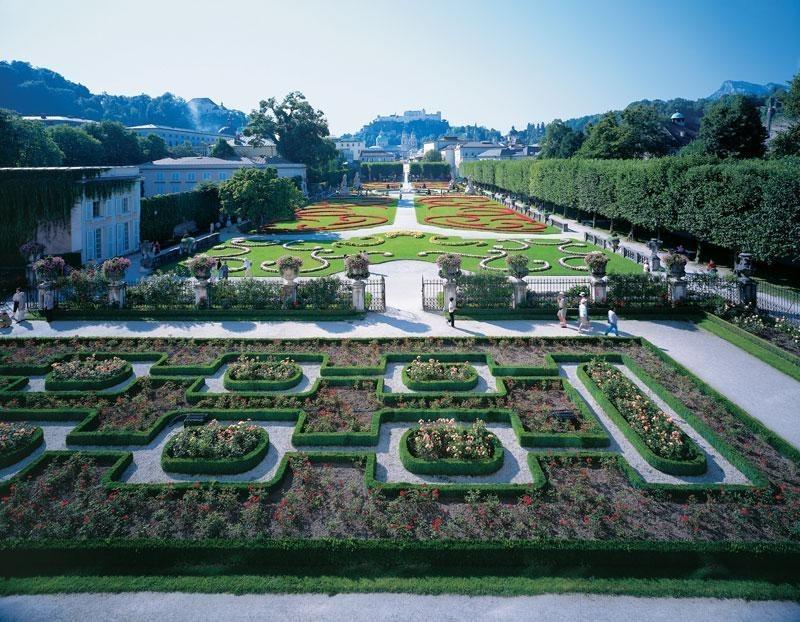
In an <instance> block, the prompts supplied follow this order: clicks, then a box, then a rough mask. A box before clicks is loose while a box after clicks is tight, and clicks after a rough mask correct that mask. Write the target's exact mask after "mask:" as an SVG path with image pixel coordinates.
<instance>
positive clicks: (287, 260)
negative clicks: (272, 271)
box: [276, 255, 303, 283]
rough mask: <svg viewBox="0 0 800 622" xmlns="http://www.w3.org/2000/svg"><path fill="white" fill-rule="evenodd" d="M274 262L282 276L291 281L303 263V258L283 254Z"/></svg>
mask: <svg viewBox="0 0 800 622" xmlns="http://www.w3.org/2000/svg"><path fill="white" fill-rule="evenodd" d="M276 264H277V266H278V270H279V271H280V273H281V274H282V275H283V278H284V279H286V280H287V281H289V282H290V283H291V282H292V281H294V280H295V279H296V278H297V275H298V274H299V273H300V266H302V265H303V260H302V259H300V258H299V257H295V256H294V255H283V256H282V257H279V258H278V261H277V262H276Z"/></svg>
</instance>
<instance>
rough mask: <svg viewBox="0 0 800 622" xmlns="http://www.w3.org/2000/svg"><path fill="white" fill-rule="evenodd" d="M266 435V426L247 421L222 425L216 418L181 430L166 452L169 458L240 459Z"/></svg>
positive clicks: (171, 440)
mask: <svg viewBox="0 0 800 622" xmlns="http://www.w3.org/2000/svg"><path fill="white" fill-rule="evenodd" d="M263 434H264V431H263V428H261V427H259V426H257V425H254V424H252V423H247V422H245V421H240V422H238V423H234V424H233V425H229V426H222V425H220V424H219V422H217V421H216V420H213V421H211V423H209V424H208V425H203V426H198V427H195V428H188V429H186V430H182V431H181V432H178V434H176V435H175V436H174V437H173V438H172V439H170V442H169V444H168V445H167V447H166V448H165V450H164V451H165V452H166V453H167V455H169V457H170V458H189V459H208V458H212V459H220V458H239V457H241V456H244V455H245V454H248V453H250V452H251V451H253V450H254V449H255V448H256V446H257V445H258V443H259V441H260V440H261V439H262V438H263Z"/></svg>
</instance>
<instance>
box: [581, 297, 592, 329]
mask: <svg viewBox="0 0 800 622" xmlns="http://www.w3.org/2000/svg"><path fill="white" fill-rule="evenodd" d="M578 319H579V320H580V323H579V324H578V332H579V333H582V332H583V331H584V330H587V331H590V330H592V325H591V323H590V322H589V301H588V300H587V299H586V294H581V302H580V304H579V305H578Z"/></svg>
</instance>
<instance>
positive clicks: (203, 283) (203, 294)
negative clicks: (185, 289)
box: [194, 279, 208, 307]
mask: <svg viewBox="0 0 800 622" xmlns="http://www.w3.org/2000/svg"><path fill="white" fill-rule="evenodd" d="M194 304H195V306H197V307H207V306H208V279H197V280H196V281H195V282H194Z"/></svg>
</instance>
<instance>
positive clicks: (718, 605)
mask: <svg viewBox="0 0 800 622" xmlns="http://www.w3.org/2000/svg"><path fill="white" fill-rule="evenodd" d="M0 618H2V619H3V620H6V621H8V622H19V621H23V620H24V621H27V622H85V621H86V620H104V621H107V622H120V621H123V620H125V621H130V622H134V621H143V622H151V621H152V620H159V621H161V622H184V621H185V622H203V621H205V620H226V621H228V622H239V621H245V620H247V621H249V620H259V621H260V620H285V621H286V622H294V621H301V620H302V621H307V622H315V621H319V622H338V621H339V620H342V621H347V622H374V621H375V620H385V621H393V622H399V621H405V620H413V621H415V622H416V621H420V620H436V621H437V622H451V621H456V620H487V621H499V620H513V621H517V622H519V621H527V620H547V621H548V622H581V621H584V620H586V621H589V620H591V621H592V622H612V621H613V622H616V621H618V620H648V621H650V622H674V621H675V620H694V619H699V620H703V621H704V622H717V621H720V622H723V621H724V622H752V621H753V620H758V621H760V622H793V621H797V620H800V605H798V604H797V603H792V602H783V601H763V602H758V601H755V602H754V601H745V600H741V599H729V600H722V599H717V598H635V597H633V596H605V595H594V594H543V595H540V596H515V597H497V596H461V595H442V596H425V595H415V594H390V593H380V592H379V593H375V594H336V595H334V596H328V595H325V594H245V595H243V596H235V595H233V594H186V593H179V592H166V593H161V592H158V593H155V592H138V593H124V594H91V593H90V594H56V595H44V596H7V597H5V598H0Z"/></svg>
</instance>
